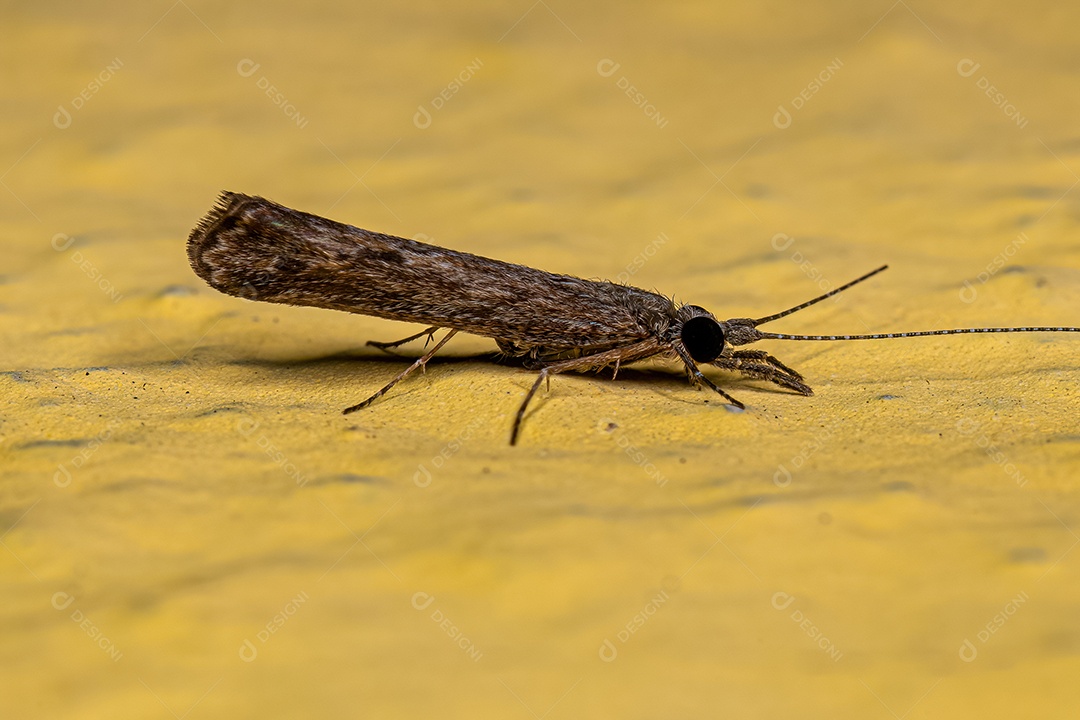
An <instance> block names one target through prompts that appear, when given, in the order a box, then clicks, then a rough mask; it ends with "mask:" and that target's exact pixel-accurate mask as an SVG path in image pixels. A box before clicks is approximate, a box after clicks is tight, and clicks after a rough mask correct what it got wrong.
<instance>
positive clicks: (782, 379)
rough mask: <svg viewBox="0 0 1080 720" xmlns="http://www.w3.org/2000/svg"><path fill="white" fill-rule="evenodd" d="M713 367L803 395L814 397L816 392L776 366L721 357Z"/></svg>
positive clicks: (713, 363) (714, 362) (714, 361)
mask: <svg viewBox="0 0 1080 720" xmlns="http://www.w3.org/2000/svg"><path fill="white" fill-rule="evenodd" d="M712 365H714V366H715V367H718V368H720V369H721V370H734V371H735V372H737V373H739V374H741V375H743V376H745V377H748V378H753V379H754V380H765V381H767V382H771V383H773V384H774V385H779V386H780V387H785V388H787V389H789V390H794V391H795V392H797V393H800V394H802V395H813V394H814V391H813V390H812V389H811V388H810V386H809V385H807V384H806V383H804V382H803V381H802V380H800V379H799V378H797V377H796V376H794V375H789V374H788V373H786V372H784V371H782V370H780V369H779V368H777V367H776V366H774V365H770V364H768V363H763V362H754V361H752V360H751V361H747V360H745V359H744V358H738V357H730V358H725V357H719V358H716V360H713V362H712Z"/></svg>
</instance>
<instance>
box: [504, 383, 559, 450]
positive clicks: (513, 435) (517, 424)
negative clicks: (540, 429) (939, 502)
mask: <svg viewBox="0 0 1080 720" xmlns="http://www.w3.org/2000/svg"><path fill="white" fill-rule="evenodd" d="M549 373H550V371H549V370H548V368H544V369H543V370H541V371H540V374H539V375H537V376H536V382H534V383H533V386H532V387H531V388H529V392H528V393H527V394H526V395H525V399H524V400H522V401H521V407H519V408H518V411H517V415H516V416H515V417H514V428H513V430H511V431H510V444H511V445H515V444H517V438H518V431H519V430H521V421H522V419H523V418H524V417H525V408H527V407H529V401H531V400H532V399H533V395H535V394H536V391H537V390H539V389H540V383H542V382H544V380H547V381H548V388H550V387H551V378H550V377H549Z"/></svg>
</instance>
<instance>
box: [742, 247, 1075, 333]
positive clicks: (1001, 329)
mask: <svg viewBox="0 0 1080 720" xmlns="http://www.w3.org/2000/svg"><path fill="white" fill-rule="evenodd" d="M887 267H889V266H888V265H882V266H881V267H879V268H878V269H877V270H873V271H871V272H868V273H866V274H865V275H863V276H862V277H860V278H857V279H855V280H852V281H851V282H849V283H847V284H846V285H841V286H840V287H838V288H836V289H835V290H830V291H829V292H827V293H825V294H824V295H821V296H819V297H816V298H814V299H813V300H808V301H807V302H804V303H802V304H801V305H796V306H795V307H793V308H789V309H788V310H784V311H783V312H778V313H776V314H775V315H769V316H766V317H763V318H758V319H757V320H753V321H752V322H753V325H754V327H757V326H758V325H763V324H765V323H767V322H772V321H773V320H777V319H779V318H782V317H785V316H787V315H790V314H791V313H794V312H798V311H799V310H802V309H804V308H808V307H810V306H811V305H814V304H817V303H819V302H821V301H822V300H827V299H828V298H831V297H832V296H833V295H836V294H837V293H841V292H843V291H845V290H847V289H848V288H849V287H851V286H852V285H858V284H859V283H861V282H862V281H864V280H869V279H870V278H872V277H874V276H875V275H877V274H878V273H879V272H881V271H883V270H885V269H886V268H887ZM1032 332H1039V333H1049V332H1080V327H1068V326H1065V327H1049V326H1025V327H982V328H956V329H954V330H917V331H915V332H894V333H870V334H865V335H791V334H788V333H773V332H762V331H760V330H758V331H756V333H755V338H754V339H755V340H886V339H888V338H907V337H925V336H927V335H968V334H974V333H1032Z"/></svg>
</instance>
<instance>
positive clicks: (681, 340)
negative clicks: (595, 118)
mask: <svg viewBox="0 0 1080 720" xmlns="http://www.w3.org/2000/svg"><path fill="white" fill-rule="evenodd" d="M188 258H189V260H190V261H191V266H192V268H194V270H195V272H196V273H197V274H198V275H199V277H201V278H202V279H204V280H205V281H206V282H207V283H209V284H210V286H211V287H214V288H216V289H217V290H220V291H221V292H223V293H227V294H229V295H236V296H239V297H243V298H246V299H249V300H263V301H266V302H275V303H285V304H288V305H310V306H314V307H321V308H329V309H333V310H344V311H346V312H353V313H362V314H364V315H373V316H376V317H381V318H387V319H390V320H401V321H404V322H414V323H422V324H424V325H427V326H428V327H427V329H426V330H423V331H421V332H419V333H417V334H415V335H412V336H410V337H407V338H405V339H403V340H399V341H397V342H392V343H377V342H369V343H368V344H370V345H374V346H376V347H379V348H383V349H388V348H391V347H396V346H398V345H402V344H404V343H407V342H409V341H410V340H415V339H417V338H420V337H424V336H428V337H432V336H434V334H435V333H436V332H437V331H439V330H440V329H446V330H447V333H446V334H445V335H444V336H443V337H442V338H441V339H440V340H439V341H438V342H437V343H435V345H434V346H433V347H432V348H431V349H430V350H428V351H427V352H425V353H424V354H423V355H422V356H421V357H420V358H419V359H417V360H416V361H415V362H414V363H413V364H412V365H410V366H409V367H408V368H406V369H405V370H403V371H402V372H401V373H399V374H398V376H397V377H395V378H394V379H393V380H391V381H390V382H389V383H387V385H386V386H385V387H383V388H382V389H381V390H379V391H378V392H376V393H375V394H374V395H372V396H371V397H369V398H368V399H367V400H364V401H363V402H361V403H359V404H357V405H353V406H352V407H349V408H346V409H345V411H344V412H345V413H351V412H354V411H356V410H359V409H361V408H363V407H366V406H368V405H369V404H371V403H372V402H373V401H375V400H376V399H378V398H379V397H381V396H382V395H383V394H385V393H386V392H387V391H388V390H389V389H390V388H392V387H393V386H394V385H396V384H397V383H398V382H399V381H400V380H402V379H403V378H405V377H406V376H407V375H409V374H410V373H412V372H413V371H415V370H417V369H418V368H422V367H424V365H425V364H426V363H427V362H428V360H430V359H431V358H432V356H434V355H435V353H437V352H438V351H439V349H441V348H442V347H443V345H445V344H446V342H447V341H448V340H449V339H450V338H451V337H453V336H454V335H455V334H456V333H458V332H466V333H472V334H474V335H481V336H483V337H489V338H492V339H494V340H495V342H496V343H498V346H499V349H500V350H502V352H503V353H505V354H507V355H509V356H512V357H517V358H520V359H521V360H522V361H523V362H524V364H525V366H526V367H529V368H533V369H537V370H539V374H538V375H537V377H536V381H535V382H534V383H533V385H532V387H531V388H530V389H529V391H528V392H527V393H526V395H525V398H524V400H523V401H522V403H521V406H520V407H519V408H518V411H517V415H516V416H515V418H514V425H513V428H512V430H511V433H510V444H511V445H513V444H514V443H515V442H517V438H518V434H519V431H520V429H521V422H522V419H523V418H524V417H525V410H526V409H527V408H528V406H529V402H530V401H531V400H532V398H533V396H534V395H535V394H536V391H537V390H538V389H539V387H540V385H541V384H542V383H543V382H544V381H545V380H546V379H548V378H549V377H550V376H551V375H553V374H555V373H561V372H567V371H583V370H599V369H602V368H605V367H612V368H613V369H614V371H615V373H618V370H619V367H620V366H621V365H626V364H628V363H632V362H636V361H639V360H645V359H646V358H651V357H654V356H661V357H667V358H670V359H672V360H677V361H679V362H681V363H682V365H683V366H684V367H685V368H686V372H687V373H688V375H689V377H690V380H691V382H693V383H694V384H698V385H705V386H707V387H709V388H711V389H713V390H715V391H716V392H717V393H719V394H720V395H721V396H723V397H724V398H725V399H726V400H727V401H728V402H729V403H731V404H732V405H735V406H737V407H739V408H742V407H743V404H742V403H741V402H739V401H738V400H736V399H735V398H733V397H731V396H730V395H728V394H727V393H726V392H724V391H723V390H721V389H720V388H719V387H717V386H716V385H715V384H714V383H713V382H712V381H711V380H710V379H709V378H707V377H706V376H705V375H704V374H702V372H701V370H700V368H699V367H698V366H699V365H712V366H713V367H717V368H720V369H722V370H732V371H735V372H737V373H740V374H742V375H744V376H746V377H749V378H753V379H757V380H765V381H767V382H770V383H773V384H775V385H779V386H780V387H784V388H787V389H789V390H793V391H795V392H798V393H801V394H803V395H812V394H813V391H812V390H811V389H810V386H809V385H807V384H806V383H805V382H804V379H803V376H802V375H800V374H799V373H798V372H796V371H795V370H792V369H791V368H790V367H788V366H787V365H785V364H783V363H782V362H780V361H779V360H777V359H776V358H775V357H773V356H772V355H770V354H769V353H767V352H765V351H764V350H736V349H735V348H736V347H738V346H741V345H748V344H750V343H754V342H757V341H758V340H877V339H884V338H901V337H919V336H924V335H958V334H962V333H1013V332H1080V328H1077V327H993V328H962V329H956V330H923V331H919V332H900V333H876V334H867V335H789V334H786V333H770V332H763V331H761V330H758V327H759V326H760V325H764V324H765V323H768V322H772V321H773V320H777V319H779V318H782V317H785V316H787V315H790V314H791V313H794V312H797V311H799V310H802V309H803V308H807V307H809V306H811V305H813V304H815V303H818V302H821V301H822V300H825V299H826V298H829V297H832V296H833V295H836V294H837V293H839V292H842V291H844V290H846V289H848V288H849V287H851V286H852V285H855V284H856V283H860V282H862V281H864V280H866V279H867V278H870V277H873V276H874V275H876V274H877V273H879V272H881V271H882V270H884V269H885V266H882V267H880V268H878V269H877V270H874V271H873V272H870V273H867V274H866V275H863V276H862V277H860V278H858V279H856V280H853V281H852V282H850V283H847V284H846V285H843V286H841V287H838V288H836V289H835V290H832V291H831V292H827V293H825V294H824V295H821V296H820V297H816V298H814V299H813V300H810V301H808V302H804V303H802V304H800V305H796V306H795V307H793V308H790V309H788V310H784V311H783V312H779V313H775V314H773V315H767V316H765V317H761V318H757V319H751V318H733V319H731V320H717V319H716V317H715V316H714V315H713V314H712V313H710V312H709V311H707V310H705V309H704V308H701V307H698V306H697V305H679V304H676V303H675V302H674V301H673V300H671V299H670V298H667V297H665V296H663V295H659V294H657V293H653V292H649V291H647V290H642V289H640V288H636V287H631V286H628V285H619V284H615V283H611V282H603V281H597V280H583V279H581V278H576V277H571V276H568V275H555V274H552V273H548V272H544V271H542V270H535V269H533V268H530V267H525V266H523V265H514V264H511V263H506V262H501V261H499V260H491V259H488V258H484V257H479V256H477V255H471V254H469V253H463V252H456V251H454V250H447V249H444V248H440V247H436V246H433V245H427V244H424V243H421V242H417V241H415V240H407V239H405V238H399V237H394V236H392V235H382V234H380V233H373V232H369V231H367V230H361V229H359V228H356V227H352V226H351V225H345V224H342V223H338V222H334V221H333V220H327V219H326V218H322V217H318V216H316V215H310V214H308V213H304V212H300V211H297V210H291V209H289V208H287V207H284V206H282V205H278V204H277V203H273V202H270V201H269V200H264V199H263V198H259V197H251V196H248V195H240V194H237V193H228V192H227V193H222V195H221V197H220V198H219V199H218V202H217V204H216V205H215V206H214V208H213V209H212V210H211V211H210V212H209V213H208V214H207V215H206V217H204V218H203V219H202V220H201V221H200V222H199V224H198V226H196V228H195V229H194V230H193V231H192V233H191V237H190V238H189V239H188Z"/></svg>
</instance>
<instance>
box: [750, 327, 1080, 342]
mask: <svg viewBox="0 0 1080 720" xmlns="http://www.w3.org/2000/svg"><path fill="white" fill-rule="evenodd" d="M1023 332H1080V327H1036V326H1029V327H984V328H957V329H955V330H917V331H915V332H895V333H873V334H870V335H789V334H787V333H771V332H762V333H759V339H761V340H885V339H887V338H905V337H925V336H926V335H968V334H972V333H1023Z"/></svg>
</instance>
